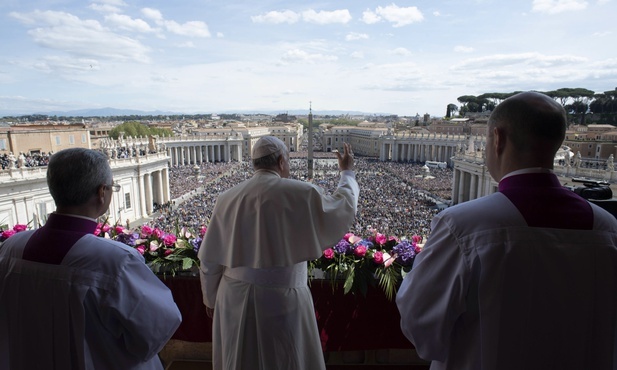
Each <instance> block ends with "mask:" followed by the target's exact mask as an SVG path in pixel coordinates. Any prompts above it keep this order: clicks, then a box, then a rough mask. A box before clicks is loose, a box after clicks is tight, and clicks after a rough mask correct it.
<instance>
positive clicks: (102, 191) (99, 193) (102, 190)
mask: <svg viewBox="0 0 617 370" xmlns="http://www.w3.org/2000/svg"><path fill="white" fill-rule="evenodd" d="M96 197H97V198H98V199H99V200H100V201H101V202H102V203H105V185H99V187H98V188H97V189H96Z"/></svg>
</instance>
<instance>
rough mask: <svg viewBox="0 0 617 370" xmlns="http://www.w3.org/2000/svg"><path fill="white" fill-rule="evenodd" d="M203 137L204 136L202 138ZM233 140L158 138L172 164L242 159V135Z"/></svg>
mask: <svg viewBox="0 0 617 370" xmlns="http://www.w3.org/2000/svg"><path fill="white" fill-rule="evenodd" d="M204 139H205V138H204ZM234 139H235V140H226V139H222V140H221V139H215V140H212V141H209V140H207V139H206V140H190V141H187V140H182V139H176V140H169V139H167V140H164V141H163V140H159V141H161V142H163V143H164V144H165V147H166V151H167V155H168V156H169V158H170V163H171V165H172V166H181V165H189V164H201V163H204V162H229V161H242V145H243V144H244V140H243V139H242V137H240V138H237V139H236V138H235V137H234Z"/></svg>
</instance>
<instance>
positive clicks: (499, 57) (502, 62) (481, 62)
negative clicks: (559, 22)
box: [451, 53, 587, 70]
mask: <svg viewBox="0 0 617 370" xmlns="http://www.w3.org/2000/svg"><path fill="white" fill-rule="evenodd" d="M586 61H587V59H586V58H582V57H577V56H572V55H543V54H540V53H520V54H496V55H490V56H484V57H480V58H472V59H467V60H464V61H462V62H461V63H459V64H457V65H455V66H453V67H452V68H451V69H452V70H481V69H483V68H490V67H500V68H502V67H507V66H516V65H520V66H525V67H527V68H528V67H531V66H536V67H542V68H548V67H556V66H560V65H567V64H580V63H583V62H586Z"/></svg>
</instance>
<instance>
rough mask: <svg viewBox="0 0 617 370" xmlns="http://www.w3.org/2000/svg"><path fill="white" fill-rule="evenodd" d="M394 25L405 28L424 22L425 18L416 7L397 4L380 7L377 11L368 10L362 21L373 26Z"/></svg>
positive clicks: (363, 14)
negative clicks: (384, 21)
mask: <svg viewBox="0 0 617 370" xmlns="http://www.w3.org/2000/svg"><path fill="white" fill-rule="evenodd" d="M382 19H384V20H386V21H387V22H390V23H394V24H393V25H392V26H393V27H403V26H406V25H408V24H412V23H416V22H422V21H423V20H424V16H423V15H422V12H421V11H420V10H419V9H418V8H417V7H415V6H410V7H399V6H397V5H396V4H392V5H388V6H385V7H382V6H378V7H377V8H376V9H375V11H371V10H370V9H367V10H366V11H364V13H362V21H364V23H366V24H373V23H377V22H379V21H381V20H382Z"/></svg>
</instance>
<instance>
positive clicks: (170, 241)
mask: <svg viewBox="0 0 617 370" xmlns="http://www.w3.org/2000/svg"><path fill="white" fill-rule="evenodd" d="M175 243H176V236H175V235H174V234H167V235H165V237H163V244H165V245H166V246H168V247H169V246H172V245H174V244H175Z"/></svg>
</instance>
